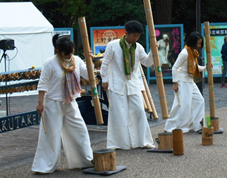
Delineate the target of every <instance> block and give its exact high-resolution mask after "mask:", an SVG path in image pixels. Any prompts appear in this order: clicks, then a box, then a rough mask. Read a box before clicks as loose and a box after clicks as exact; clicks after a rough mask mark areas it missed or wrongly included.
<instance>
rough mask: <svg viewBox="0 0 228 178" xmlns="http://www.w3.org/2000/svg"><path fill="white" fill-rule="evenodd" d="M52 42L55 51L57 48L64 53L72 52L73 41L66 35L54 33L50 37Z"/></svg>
mask: <svg viewBox="0 0 228 178" xmlns="http://www.w3.org/2000/svg"><path fill="white" fill-rule="evenodd" d="M52 44H53V46H54V48H55V52H56V49H58V50H59V52H60V53H61V52H64V53H65V55H69V54H70V53H72V51H73V49H74V47H75V45H74V42H73V41H72V40H71V39H70V38H69V37H68V36H62V35H60V34H55V35H54V36H53V37H52Z"/></svg>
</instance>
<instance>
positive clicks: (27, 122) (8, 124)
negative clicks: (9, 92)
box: [0, 111, 40, 133]
mask: <svg viewBox="0 0 228 178" xmlns="http://www.w3.org/2000/svg"><path fill="white" fill-rule="evenodd" d="M37 124H40V119H39V115H38V113H37V111H30V112H26V113H21V114H16V115H11V116H6V117H1V118H0V133H3V132H8V131H13V130H16V129H20V128H24V127H29V126H32V125H37Z"/></svg>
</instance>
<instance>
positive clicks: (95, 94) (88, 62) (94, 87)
mask: <svg viewBox="0 0 228 178" xmlns="http://www.w3.org/2000/svg"><path fill="white" fill-rule="evenodd" d="M78 23H79V27H80V32H81V37H82V45H83V50H84V54H85V59H86V66H87V70H88V75H89V83H90V86H91V93H92V98H93V103H94V109H95V115H96V119H97V124H98V125H101V124H104V121H103V116H102V112H101V105H100V100H99V96H98V92H97V85H96V81H95V76H94V70H93V67H94V66H93V62H92V59H91V57H90V55H89V53H90V45H89V38H88V32H87V26H86V20H85V17H80V18H78Z"/></svg>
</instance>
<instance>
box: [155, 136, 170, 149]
mask: <svg viewBox="0 0 228 178" xmlns="http://www.w3.org/2000/svg"><path fill="white" fill-rule="evenodd" d="M156 141H157V143H158V149H159V150H169V149H173V134H172V133H171V132H164V133H159V134H158V139H157V140H156Z"/></svg>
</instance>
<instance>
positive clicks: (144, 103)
mask: <svg viewBox="0 0 228 178" xmlns="http://www.w3.org/2000/svg"><path fill="white" fill-rule="evenodd" d="M143 92H145V91H142V99H143V106H144V109H145V110H148V106H147V104H146V102H145V99H144V95H143ZM151 111H152V110H151Z"/></svg>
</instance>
